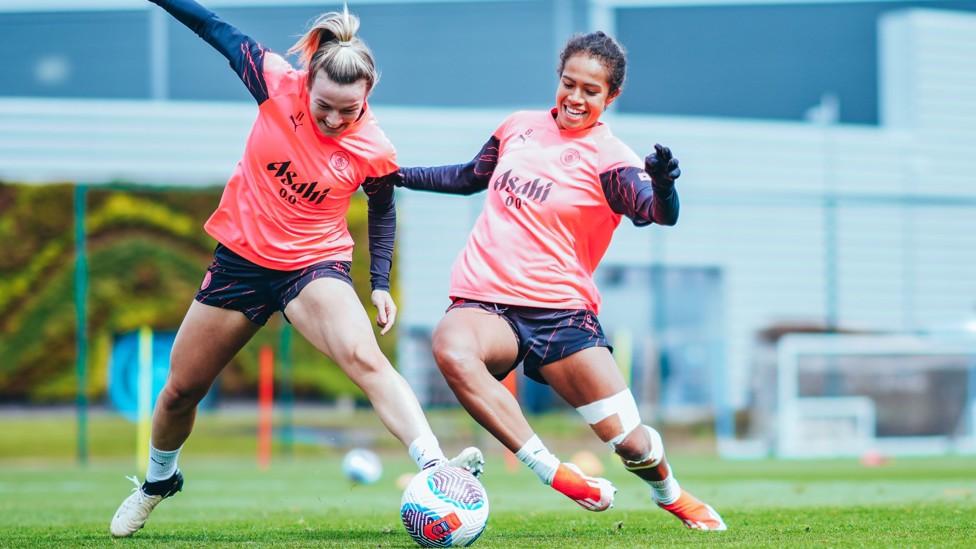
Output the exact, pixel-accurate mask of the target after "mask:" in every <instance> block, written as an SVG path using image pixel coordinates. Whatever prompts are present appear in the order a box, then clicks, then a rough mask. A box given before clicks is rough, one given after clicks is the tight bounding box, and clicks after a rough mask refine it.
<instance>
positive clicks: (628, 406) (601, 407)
mask: <svg viewBox="0 0 976 549" xmlns="http://www.w3.org/2000/svg"><path fill="white" fill-rule="evenodd" d="M576 411H577V412H579V413H580V415H581V416H583V419H584V420H586V422H587V423H589V424H590V425H595V424H597V423H600V422H601V421H603V420H605V419H607V418H608V417H610V416H614V415H616V416H617V417H619V418H620V433H618V434H617V436H615V437H613V439H612V440H610V441H609V442H608V444H610V448H616V446H617V445H618V444H620V442H621V441H622V440H623V439H625V438H627V435H629V434H630V432H631V431H633V430H634V429H636V428H637V427H639V426H640V424H641V421H640V412H638V411H637V402H636V401H635V400H634V395H632V394H631V393H630V389H624V390H623V391H620V392H619V393H617V394H615V395H613V396H609V397H607V398H604V399H602V400H598V401H596V402H591V403H590V404H587V405H585V406H580V407H579V408H577V409H576Z"/></svg>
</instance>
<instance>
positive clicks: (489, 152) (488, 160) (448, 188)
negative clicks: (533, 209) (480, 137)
mask: <svg viewBox="0 0 976 549" xmlns="http://www.w3.org/2000/svg"><path fill="white" fill-rule="evenodd" d="M497 165H498V139H497V138H496V137H495V136H492V137H491V139H489V140H488V142H487V143H485V145H484V146H483V147H481V151H480V152H479V153H478V154H477V155H476V156H475V157H474V158H473V159H472V160H471V162H468V163H467V164H456V165H453V166H434V167H429V168H400V172H399V174H400V177H399V180H398V181H397V183H396V184H397V186H398V187H406V188H408V189H414V190H416V191H430V192H435V193H447V194H464V195H470V194H474V193H476V192H481V191H483V190H485V189H487V188H488V182H489V181H491V175H492V174H493V173H495V166H497Z"/></svg>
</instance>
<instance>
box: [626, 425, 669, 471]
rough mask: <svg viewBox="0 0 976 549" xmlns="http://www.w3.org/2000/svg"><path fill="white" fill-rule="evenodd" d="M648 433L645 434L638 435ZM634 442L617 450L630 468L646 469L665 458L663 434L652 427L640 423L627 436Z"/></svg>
mask: <svg viewBox="0 0 976 549" xmlns="http://www.w3.org/2000/svg"><path fill="white" fill-rule="evenodd" d="M644 433H646V435H645V436H637V435H641V434H644ZM627 441H633V443H632V444H631V445H629V446H627V447H626V448H620V447H618V449H617V450H616V452H617V455H619V456H620V459H621V460H622V461H623V462H624V466H625V467H627V468H628V469H644V468H647V467H656V466H657V465H658V464H659V463H661V460H662V459H664V441H663V440H661V434H660V433H658V432H657V430H655V429H654V428H652V427H648V426H647V425H640V426H638V428H637V429H635V430H634V432H633V433H631V436H629V437H627Z"/></svg>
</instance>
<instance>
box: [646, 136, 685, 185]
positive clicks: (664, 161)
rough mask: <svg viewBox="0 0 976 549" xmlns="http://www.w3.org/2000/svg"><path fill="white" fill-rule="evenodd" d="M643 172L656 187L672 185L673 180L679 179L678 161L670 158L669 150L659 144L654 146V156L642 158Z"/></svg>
mask: <svg viewBox="0 0 976 549" xmlns="http://www.w3.org/2000/svg"><path fill="white" fill-rule="evenodd" d="M644 170H645V171H647V175H649V176H651V180H652V181H654V183H657V184H658V185H674V180H675V179H678V178H679V177H681V168H679V167H678V159H677V158H674V157H673V156H671V149H669V148H667V147H665V146H663V145H660V144H657V145H654V154H649V155H647V157H646V158H644Z"/></svg>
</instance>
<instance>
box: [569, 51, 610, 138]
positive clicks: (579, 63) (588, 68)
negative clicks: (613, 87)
mask: <svg viewBox="0 0 976 549" xmlns="http://www.w3.org/2000/svg"><path fill="white" fill-rule="evenodd" d="M618 95H620V90H617V91H615V92H613V93H610V84H609V82H608V80H607V69H606V67H604V66H603V64H602V63H600V61H599V60H597V59H596V58H595V57H591V56H589V55H587V54H585V53H578V54H575V55H573V56H572V57H570V58H569V59H567V60H566V63H565V65H564V66H563V72H562V74H561V75H560V77H559V87H558V88H557V89H556V125H557V126H559V129H562V130H569V131H575V130H582V129H586V128H589V127H590V126H593V125H594V124H596V123H597V122H598V121H599V120H600V115H601V114H603V111H605V110H606V108H607V105H609V104H610V103H612V102H613V100H614V99H616V98H617V96H618Z"/></svg>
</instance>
